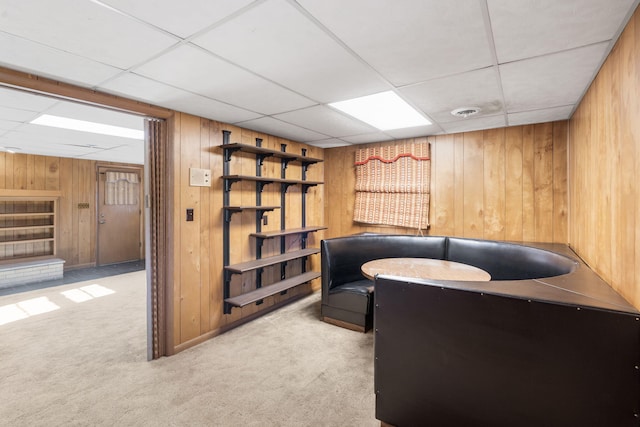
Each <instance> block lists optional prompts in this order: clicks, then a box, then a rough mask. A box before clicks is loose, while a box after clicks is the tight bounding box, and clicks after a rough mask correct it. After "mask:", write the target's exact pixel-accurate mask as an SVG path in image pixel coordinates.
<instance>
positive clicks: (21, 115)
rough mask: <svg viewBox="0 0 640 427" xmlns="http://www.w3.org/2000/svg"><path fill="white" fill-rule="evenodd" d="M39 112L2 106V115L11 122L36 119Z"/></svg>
mask: <svg viewBox="0 0 640 427" xmlns="http://www.w3.org/2000/svg"><path fill="white" fill-rule="evenodd" d="M37 116H38V113H36V112H34V111H29V110H20V109H18V108H10V107H2V106H0V117H2V118H4V119H5V120H7V121H10V122H24V121H29V120H31V119H34V118H35V117H37Z"/></svg>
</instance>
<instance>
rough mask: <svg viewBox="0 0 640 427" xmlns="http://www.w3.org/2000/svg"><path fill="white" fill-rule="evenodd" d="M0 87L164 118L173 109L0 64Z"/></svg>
mask: <svg viewBox="0 0 640 427" xmlns="http://www.w3.org/2000/svg"><path fill="white" fill-rule="evenodd" d="M0 86H9V87H12V88H14V89H19V90H27V91H30V92H37V93H40V94H42V95H48V96H51V95H55V96H57V97H60V98H64V99H67V100H70V101H84V102H86V103H88V104H93V105H96V106H102V107H109V108H114V109H117V110H121V111H126V112H130V113H136V114H143V115H146V116H151V117H156V118H162V119H166V118H169V117H171V116H172V115H173V111H171V110H168V109H166V108H162V107H157V106H155V105H151V104H146V103H143V102H138V101H133V100H130V99H126V98H122V97H119V96H116V95H110V94H106V93H103V92H98V91H95V90H91V89H86V88H82V87H79V86H74V85H71V84H67V83H61V82H58V81H55V80H51V79H47V78H45V77H40V76H37V75H34V74H28V73H24V72H21V71H16V70H12V69H10V68H5V67H0Z"/></svg>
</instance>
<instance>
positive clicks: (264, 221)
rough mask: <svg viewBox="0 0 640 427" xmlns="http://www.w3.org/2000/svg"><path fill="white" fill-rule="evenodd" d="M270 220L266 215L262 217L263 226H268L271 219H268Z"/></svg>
mask: <svg viewBox="0 0 640 427" xmlns="http://www.w3.org/2000/svg"><path fill="white" fill-rule="evenodd" d="M268 218H269V217H268V216H266V215H264V216H263V217H262V225H267V224H269V219H268Z"/></svg>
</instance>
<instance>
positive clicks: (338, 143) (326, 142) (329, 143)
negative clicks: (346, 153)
mask: <svg viewBox="0 0 640 427" xmlns="http://www.w3.org/2000/svg"><path fill="white" fill-rule="evenodd" d="M309 145H312V146H314V147H320V148H335V147H345V146H347V145H351V144H349V143H348V142H346V141H343V140H342V139H338V138H330V139H323V140H320V141H313V142H312V143H310V144H309Z"/></svg>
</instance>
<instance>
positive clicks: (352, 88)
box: [193, 0, 389, 102]
mask: <svg viewBox="0 0 640 427" xmlns="http://www.w3.org/2000/svg"><path fill="white" fill-rule="evenodd" d="M247 29H250V31H247ZM193 43H195V44H198V45H200V46H202V47H204V48H206V49H208V50H210V51H211V52H214V53H216V54H218V55H220V56H222V57H224V58H226V59H228V60H230V61H231V62H233V63H235V64H238V65H241V66H243V67H245V68H250V69H252V70H254V71H255V72H256V73H258V74H260V75H262V76H264V77H266V78H268V79H270V80H273V81H275V82H278V83H280V84H282V85H284V86H286V87H289V88H291V89H292V90H294V91H296V92H298V93H301V94H303V95H305V96H307V97H309V98H311V99H314V100H316V101H318V102H333V101H341V100H344V99H348V98H355V97H358V96H363V95H369V94H372V93H376V92H381V91H384V90H388V89H389V85H388V83H386V82H385V81H384V80H383V79H382V78H380V76H378V75H377V74H376V73H375V72H374V71H373V70H372V69H371V68H370V67H368V66H367V65H366V64H364V63H363V62H362V61H361V60H360V59H358V58H356V57H354V56H353V55H352V54H351V53H349V52H348V51H347V50H345V49H344V48H343V47H342V46H340V45H339V44H338V43H337V42H336V41H335V40H334V39H333V38H332V37H330V36H329V35H328V34H327V33H326V32H325V31H323V30H322V29H320V28H319V27H317V26H316V25H314V24H313V23H312V22H311V21H310V20H309V18H308V17H307V16H305V15H304V14H303V13H301V12H300V10H298V9H297V8H296V7H294V6H293V5H292V4H291V3H289V2H287V1H285V0H271V1H268V2H264V3H262V4H260V5H259V6H257V7H255V8H253V9H251V10H249V11H248V12H246V13H244V14H243V15H241V16H240V17H238V18H236V19H234V20H232V21H229V22H226V23H224V24H222V25H221V26H219V27H216V28H214V29H213V30H211V31H209V32H207V33H205V34H203V35H202V36H199V37H197V38H195V39H194V40H193Z"/></svg>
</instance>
